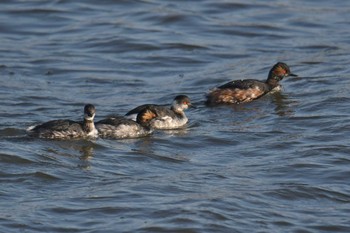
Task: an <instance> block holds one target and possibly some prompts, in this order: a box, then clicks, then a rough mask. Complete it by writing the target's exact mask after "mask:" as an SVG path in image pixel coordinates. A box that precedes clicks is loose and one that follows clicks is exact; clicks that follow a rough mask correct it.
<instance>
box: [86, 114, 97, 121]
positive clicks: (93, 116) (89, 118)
mask: <svg viewBox="0 0 350 233" xmlns="http://www.w3.org/2000/svg"><path fill="white" fill-rule="evenodd" d="M94 118H95V113H94V115H92V117H90V116H88V115H87V114H84V119H85V120H87V121H92V120H94Z"/></svg>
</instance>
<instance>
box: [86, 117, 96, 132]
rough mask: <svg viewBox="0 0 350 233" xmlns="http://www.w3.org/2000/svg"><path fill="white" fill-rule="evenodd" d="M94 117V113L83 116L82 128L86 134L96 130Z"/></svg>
mask: <svg viewBox="0 0 350 233" xmlns="http://www.w3.org/2000/svg"><path fill="white" fill-rule="evenodd" d="M94 118H95V114H94V115H93V116H91V117H89V116H85V117H84V122H83V129H84V131H85V132H86V133H87V134H90V133H93V132H95V131H96V128H95V124H94Z"/></svg>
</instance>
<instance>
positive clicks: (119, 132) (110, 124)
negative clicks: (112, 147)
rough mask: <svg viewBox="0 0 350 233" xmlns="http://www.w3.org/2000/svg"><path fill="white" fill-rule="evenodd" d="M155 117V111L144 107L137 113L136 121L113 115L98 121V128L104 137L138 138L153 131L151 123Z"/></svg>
mask: <svg viewBox="0 0 350 233" xmlns="http://www.w3.org/2000/svg"><path fill="white" fill-rule="evenodd" d="M155 117H157V114H156V113H155V112H154V111H152V110H150V109H143V110H142V111H141V112H140V113H139V114H137V119H136V122H135V121H133V120H131V119H127V118H126V117H123V116H112V117H109V118H106V119H103V120H101V121H98V122H96V128H97V130H98V132H99V136H100V137H102V138H115V139H117V138H138V137H143V136H146V135H148V134H150V133H152V128H151V127H150V124H149V123H150V121H151V120H152V119H154V118H155Z"/></svg>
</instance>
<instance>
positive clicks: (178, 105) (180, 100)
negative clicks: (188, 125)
mask: <svg viewBox="0 0 350 233" xmlns="http://www.w3.org/2000/svg"><path fill="white" fill-rule="evenodd" d="M191 106H192V104H191V101H190V98H188V96H187V95H178V96H176V97H175V99H174V101H173V105H172V108H173V109H174V110H175V111H183V110H185V109H188V108H189V107H191Z"/></svg>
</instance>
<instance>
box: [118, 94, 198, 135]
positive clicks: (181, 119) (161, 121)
mask: <svg viewBox="0 0 350 233" xmlns="http://www.w3.org/2000/svg"><path fill="white" fill-rule="evenodd" d="M189 107H191V101H190V99H189V98H188V96H186V95H178V96H176V97H175V98H174V101H173V103H172V105H171V107H170V108H168V107H166V106H162V105H156V104H144V105H141V106H138V107H136V108H134V109H132V110H131V111H129V112H128V113H126V114H125V115H126V116H127V117H128V118H129V119H135V114H137V113H138V112H140V111H141V110H143V109H151V110H152V111H154V112H155V113H156V114H157V117H156V118H155V119H152V120H151V122H150V126H151V127H152V128H154V129H176V128H180V127H182V126H184V125H185V124H186V123H187V121H188V118H187V117H186V115H185V112H184V110H186V109H188V108H189Z"/></svg>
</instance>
